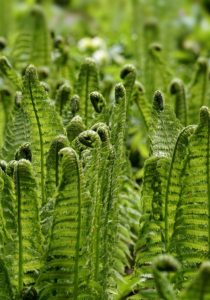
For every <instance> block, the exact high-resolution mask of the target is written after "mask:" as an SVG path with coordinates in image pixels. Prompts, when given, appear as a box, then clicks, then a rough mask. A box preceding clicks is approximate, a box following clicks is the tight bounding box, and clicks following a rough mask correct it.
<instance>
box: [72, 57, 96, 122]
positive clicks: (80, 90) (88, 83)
mask: <svg viewBox="0 0 210 300" xmlns="http://www.w3.org/2000/svg"><path fill="white" fill-rule="evenodd" d="M76 90H77V94H78V95H79V97H80V110H79V112H80V116H81V117H82V118H83V119H84V122H85V125H86V126H89V125H91V124H92V122H93V121H92V113H93V111H94V110H93V106H92V105H91V101H90V93H91V92H94V91H98V90H99V82H98V70H97V66H96V63H95V62H94V60H93V59H91V58H86V60H85V61H84V63H83V64H82V65H81V68H80V72H79V76H78V80H77V85H76Z"/></svg>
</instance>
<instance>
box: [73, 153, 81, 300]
mask: <svg viewBox="0 0 210 300" xmlns="http://www.w3.org/2000/svg"><path fill="white" fill-rule="evenodd" d="M76 168H77V177H78V189H77V190H78V229H77V240H76V254H75V265H74V292H73V299H75V300H76V299H77V297H78V283H79V276H78V275H79V259H80V239H81V185H80V170H79V167H78V160H77V158H76Z"/></svg>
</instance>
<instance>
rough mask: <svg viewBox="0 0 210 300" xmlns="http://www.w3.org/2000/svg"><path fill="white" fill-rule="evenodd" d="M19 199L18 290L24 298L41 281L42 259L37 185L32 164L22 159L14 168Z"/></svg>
mask: <svg viewBox="0 0 210 300" xmlns="http://www.w3.org/2000/svg"><path fill="white" fill-rule="evenodd" d="M14 180H15V188H16V198H17V218H18V241H17V258H14V264H15V265H16V264H17V262H16V259H17V260H18V265H17V275H16V276H17V277H16V280H17V288H18V292H19V294H21V292H22V289H23V287H24V286H25V285H26V286H27V285H29V284H33V283H34V282H35V280H36V278H37V277H38V273H39V269H40V268H41V259H42V242H43V239H42V236H41V229H40V222H39V211H38V210H39V204H38V198H37V185H36V182H35V178H34V175H33V171H32V166H31V163H30V162H29V161H28V160H25V159H21V160H19V161H18V162H16V164H15V167H14Z"/></svg>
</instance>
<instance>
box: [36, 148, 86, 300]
mask: <svg viewBox="0 0 210 300" xmlns="http://www.w3.org/2000/svg"><path fill="white" fill-rule="evenodd" d="M60 156H61V157H62V179H61V182H60V184H59V188H58V195H57V197H56V202H55V210H54V220H53V226H52V233H51V239H50V245H49V250H48V253H47V258H46V266H45V268H44V269H43V271H42V273H41V276H40V278H39V284H40V289H41V291H40V299H61V298H63V299H78V298H79V297H80V296H82V295H83V294H85V293H86V289H87V286H86V285H85V283H84V282H83V281H84V280H85V277H86V278H87V273H86V276H84V275H85V272H87V270H85V264H86V259H87V257H88V256H86V258H85V257H84V255H85V254H87V252H86V251H87V248H86V247H87V245H86V242H85V237H86V236H87V233H88V232H87V227H86V223H87V222H88V220H87V219H86V218H87V215H86V211H87V206H88V205H89V200H88V198H87V195H86V193H85V187H84V179H83V173H82V167H81V162H80V161H79V159H78V156H77V154H76V153H75V151H74V150H73V149H71V148H63V149H62V150H61V151H60Z"/></svg>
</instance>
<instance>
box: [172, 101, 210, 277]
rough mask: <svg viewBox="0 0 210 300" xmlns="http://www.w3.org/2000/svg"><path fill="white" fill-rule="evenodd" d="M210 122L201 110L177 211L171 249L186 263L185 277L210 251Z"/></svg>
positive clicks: (190, 143)
mask: <svg viewBox="0 0 210 300" xmlns="http://www.w3.org/2000/svg"><path fill="white" fill-rule="evenodd" d="M209 119H210V117H209V110H208V108H207V107H202V109H201V111H200V123H199V125H198V127H197V128H196V130H195V132H194V134H193V135H192V136H191V138H190V141H189V146H188V155H187V158H186V167H185V171H184V173H183V175H182V190H181V194H180V200H179V203H178V206H177V210H176V218H175V227H174V235H173V239H172V248H173V249H174V250H175V251H176V253H177V256H178V259H179V260H180V261H181V262H183V272H184V276H185V278H187V277H191V275H192V273H194V271H195V270H196V268H197V266H198V265H199V264H201V263H202V261H203V260H204V259H207V258H208V256H209V250H210V242H209V241H210V224H209V207H210V196H209V195H210V193H209V190H210V179H209V156H210V150H209V149H210V148H209V128H210V127H209V126H210V125H209V124H210V123H209ZM186 237H187V238H186Z"/></svg>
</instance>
